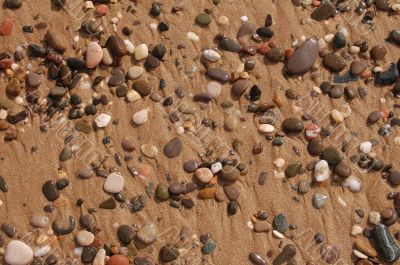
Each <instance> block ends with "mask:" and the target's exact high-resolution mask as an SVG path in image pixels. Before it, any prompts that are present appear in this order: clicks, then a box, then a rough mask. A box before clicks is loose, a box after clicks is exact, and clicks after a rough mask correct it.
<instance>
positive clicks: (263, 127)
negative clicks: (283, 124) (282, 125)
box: [258, 124, 275, 134]
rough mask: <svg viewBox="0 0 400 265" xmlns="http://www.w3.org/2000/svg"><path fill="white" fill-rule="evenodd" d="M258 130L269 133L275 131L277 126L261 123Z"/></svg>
mask: <svg viewBox="0 0 400 265" xmlns="http://www.w3.org/2000/svg"><path fill="white" fill-rule="evenodd" d="M258 131H259V132H260V133H261V134H269V133H272V132H274V131H275V127H274V126H273V125H271V124H260V125H259V126H258Z"/></svg>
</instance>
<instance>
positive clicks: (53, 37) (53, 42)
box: [45, 30, 69, 52]
mask: <svg viewBox="0 0 400 265" xmlns="http://www.w3.org/2000/svg"><path fill="white" fill-rule="evenodd" d="M45 39H46V40H47V42H48V44H49V45H50V47H51V48H53V49H55V50H58V51H60V52H64V51H65V50H66V49H67V43H69V41H67V40H66V39H65V37H64V36H63V35H62V34H61V32H56V31H53V30H49V31H47V33H46V35H45Z"/></svg>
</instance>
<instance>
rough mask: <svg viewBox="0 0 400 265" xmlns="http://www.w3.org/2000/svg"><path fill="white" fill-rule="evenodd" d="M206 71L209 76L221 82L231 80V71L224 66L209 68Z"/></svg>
mask: <svg viewBox="0 0 400 265" xmlns="http://www.w3.org/2000/svg"><path fill="white" fill-rule="evenodd" d="M206 73H207V76H208V77H210V78H212V79H214V80H217V81H220V82H228V81H229V80H230V75H229V73H228V72H227V71H225V70H224V69H222V68H208V69H207V71H206Z"/></svg>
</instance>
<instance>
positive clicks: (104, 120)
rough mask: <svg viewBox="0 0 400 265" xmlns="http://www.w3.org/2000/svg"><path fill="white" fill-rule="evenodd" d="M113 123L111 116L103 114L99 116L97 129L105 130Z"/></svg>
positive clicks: (96, 121)
mask: <svg viewBox="0 0 400 265" xmlns="http://www.w3.org/2000/svg"><path fill="white" fill-rule="evenodd" d="M110 121H111V116H110V115H108V114H105V113H101V114H100V115H98V116H97V117H96V118H95V120H94V122H95V123H96V126H97V128H105V127H107V126H108V124H109V123H110Z"/></svg>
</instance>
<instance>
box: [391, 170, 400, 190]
mask: <svg viewBox="0 0 400 265" xmlns="http://www.w3.org/2000/svg"><path fill="white" fill-rule="evenodd" d="M388 180H389V182H390V184H392V185H394V186H398V185H400V170H397V169H395V170H392V171H391V172H390V173H389V177H388Z"/></svg>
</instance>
